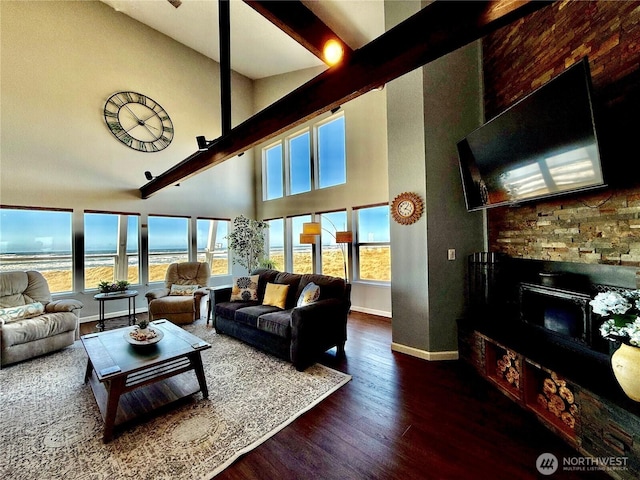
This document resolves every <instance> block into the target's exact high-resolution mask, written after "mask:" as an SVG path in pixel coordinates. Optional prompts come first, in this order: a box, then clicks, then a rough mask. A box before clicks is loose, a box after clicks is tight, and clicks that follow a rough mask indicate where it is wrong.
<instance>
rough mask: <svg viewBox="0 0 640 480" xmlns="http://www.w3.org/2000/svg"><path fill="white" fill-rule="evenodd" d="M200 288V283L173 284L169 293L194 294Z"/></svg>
mask: <svg viewBox="0 0 640 480" xmlns="http://www.w3.org/2000/svg"><path fill="white" fill-rule="evenodd" d="M198 288H200V287H199V286H198V285H176V284H175V283H174V284H173V285H171V291H170V292H169V295H193V294H194V293H195V291H196V290H198Z"/></svg>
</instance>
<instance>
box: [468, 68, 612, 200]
mask: <svg viewBox="0 0 640 480" xmlns="http://www.w3.org/2000/svg"><path fill="white" fill-rule="evenodd" d="M457 148H458V159H459V163H460V173H461V175H462V185H463V188H464V196H465V201H466V204H467V209H468V210H470V211H473V210H480V209H483V208H490V207H496V206H502V205H517V204H519V203H521V202H524V201H530V200H536V199H541V198H545V197H549V196H554V195H562V194H568V193H572V192H577V191H582V190H587V189H593V188H598V187H603V186H606V185H605V182H604V177H603V173H602V164H601V161H600V150H599V147H598V139H597V134H596V123H595V118H594V112H593V105H592V101H591V74H590V71H589V63H588V61H587V59H586V58H584V59H582V60H581V61H580V62H578V63H577V64H575V65H573V66H572V67H570V68H568V69H567V70H565V71H564V72H563V73H561V74H560V75H558V76H557V77H555V78H553V79H552V80H550V81H549V82H547V83H546V84H544V85H543V86H541V87H539V88H538V89H537V90H535V91H534V92H532V93H531V94H529V95H527V96H526V97H524V98H523V99H521V100H520V101H518V102H517V103H515V104H514V105H512V106H511V107H509V108H508V109H507V110H505V111H504V112H502V113H501V114H500V115H498V116H497V117H495V118H493V119H492V120H490V121H488V122H487V123H485V124H484V125H482V126H481V127H479V128H478V129H476V130H474V131H473V132H471V133H470V134H469V135H468V136H467V137H466V138H464V139H462V140H461V141H460V142H458V144H457Z"/></svg>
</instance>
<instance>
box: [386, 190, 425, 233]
mask: <svg viewBox="0 0 640 480" xmlns="http://www.w3.org/2000/svg"><path fill="white" fill-rule="evenodd" d="M423 210H424V202H423V201H422V198H420V196H418V195H416V194H415V193H411V192H404V193H401V194H400V195H398V196H396V198H394V199H393V202H391V215H392V216H393V219H394V220H395V221H396V222H398V223H399V224H401V225H411V224H412V223H415V222H417V221H418V219H419V218H420V217H421V216H422V211H423Z"/></svg>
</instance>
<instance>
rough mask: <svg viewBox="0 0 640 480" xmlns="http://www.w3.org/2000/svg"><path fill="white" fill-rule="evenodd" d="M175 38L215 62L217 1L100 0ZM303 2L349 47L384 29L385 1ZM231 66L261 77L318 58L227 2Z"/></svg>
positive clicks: (235, 1) (238, 0)
mask: <svg viewBox="0 0 640 480" xmlns="http://www.w3.org/2000/svg"><path fill="white" fill-rule="evenodd" d="M102 2H104V3H106V4H107V5H110V6H111V7H113V8H114V9H115V10H116V11H119V12H121V13H122V14H125V15H128V16H129V17H132V18H134V19H136V20H138V21H139V22H141V23H144V24H145V25H148V26H149V27H151V28H153V29H155V30H157V31H159V32H161V33H164V34H165V35H167V36H169V37H171V38H173V39H174V40H176V41H178V42H180V43H182V44H184V45H186V46H188V47H191V48H192V49H194V50H196V51H197V52H199V53H201V54H203V55H205V56H207V57H209V58H212V59H214V60H216V61H219V60H220V57H219V38H218V1H217V0H182V4H181V5H180V7H178V8H175V7H173V6H172V5H171V4H170V3H169V2H168V0H102ZM303 3H304V4H305V5H306V6H307V7H308V8H309V9H310V10H311V11H313V12H314V13H315V14H316V16H318V17H319V18H320V19H321V20H322V21H323V22H324V23H326V24H327V25H328V26H329V27H330V28H332V29H333V30H334V31H335V32H336V33H337V34H338V35H339V36H340V37H341V38H342V39H343V40H344V41H345V42H346V43H347V44H348V45H349V46H350V47H351V48H352V49H357V48H360V47H361V46H363V45H364V44H366V43H368V42H370V41H371V40H373V39H374V38H376V37H377V36H379V35H381V34H382V33H383V32H384V16H383V8H384V5H383V0H322V1H318V0H304V1H303ZM230 17H231V68H232V70H234V71H236V72H238V73H241V74H242V75H245V76H246V77H249V78H251V79H259V78H263V77H269V76H272V75H278V74H281V73H287V72H291V71H295V70H301V69H304V68H309V67H315V66H319V65H322V62H321V61H320V60H319V59H318V58H317V57H316V56H314V55H312V54H311V53H309V52H308V51H307V50H306V49H305V48H304V47H302V46H300V45H299V44H298V43H297V42H296V41H295V40H293V39H292V38H291V37H289V36H288V35H286V34H285V33H283V32H282V31H281V30H280V29H278V28H277V27H276V26H274V25H273V24H272V23H271V22H269V21H268V20H266V19H265V18H264V17H262V16H261V15H260V14H259V13H257V12H256V11H255V10H253V9H252V8H251V7H249V6H248V5H247V4H245V3H244V2H243V1H242V0H231V3H230Z"/></svg>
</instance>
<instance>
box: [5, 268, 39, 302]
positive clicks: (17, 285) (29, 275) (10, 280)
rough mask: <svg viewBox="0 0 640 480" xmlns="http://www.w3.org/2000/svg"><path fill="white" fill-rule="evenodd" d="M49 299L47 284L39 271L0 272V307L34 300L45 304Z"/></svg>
mask: <svg viewBox="0 0 640 480" xmlns="http://www.w3.org/2000/svg"><path fill="white" fill-rule="evenodd" d="M50 301H51V293H50V292H49V285H48V284H47V281H46V280H45V278H44V277H43V276H42V274H41V273H40V272H37V271H35V270H29V271H26V272H1V273H0V308H3V307H15V306H16V305H25V304H27V303H34V302H40V303H42V304H43V305H46V304H47V303H49V302H50Z"/></svg>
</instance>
